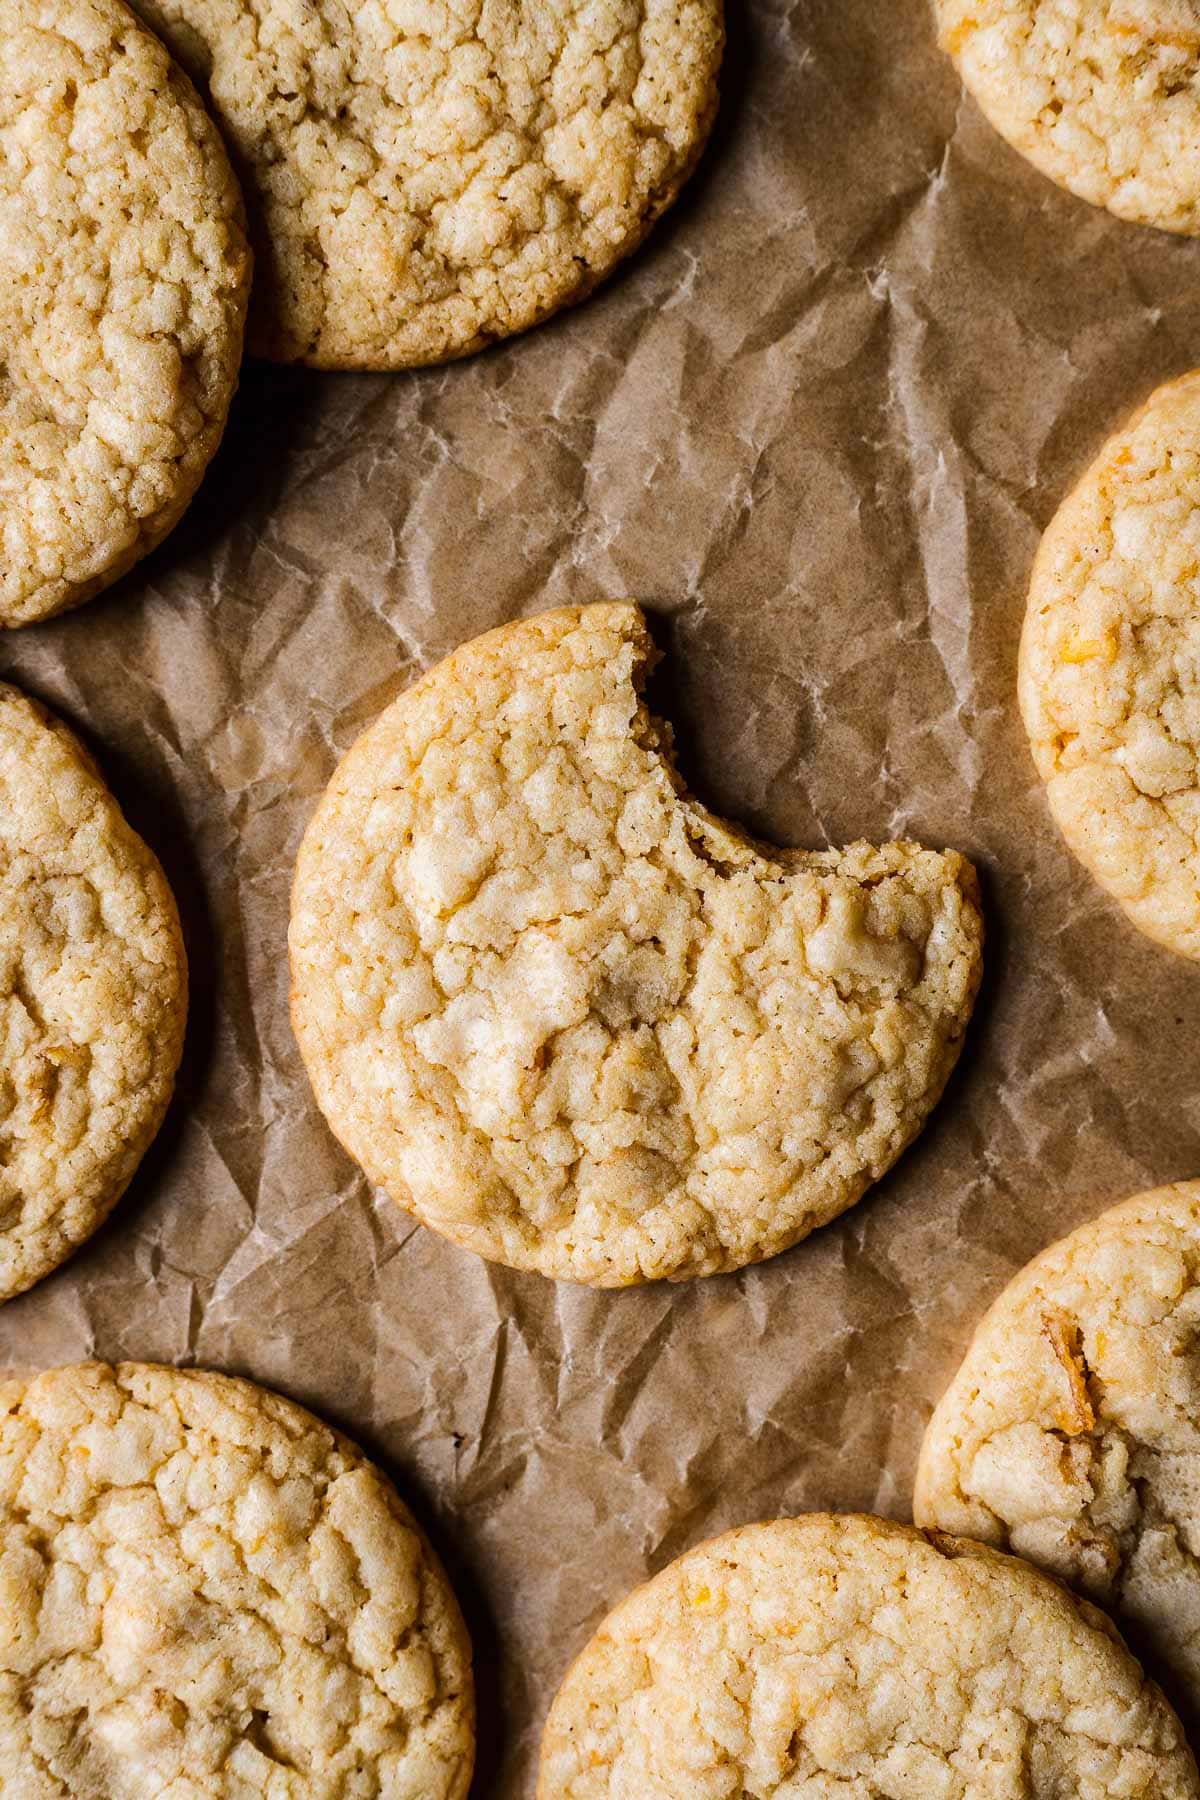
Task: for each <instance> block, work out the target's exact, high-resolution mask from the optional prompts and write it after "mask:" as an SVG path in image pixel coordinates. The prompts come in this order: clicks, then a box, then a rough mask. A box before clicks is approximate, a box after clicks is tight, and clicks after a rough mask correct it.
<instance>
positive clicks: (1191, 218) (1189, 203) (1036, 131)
mask: <svg viewBox="0 0 1200 1800" xmlns="http://www.w3.org/2000/svg"><path fill="white" fill-rule="evenodd" d="M936 9H937V15H938V23H939V28H940V35H941V41H942V45H943V48H944V49H946V50H947V51H948V52H949V54H950V55H951V56H952V57H953V58H954V61H955V63H956V65H957V66H958V69H959V72H960V74H961V75H962V78H963V81H964V83H965V85H966V87H967V88H968V89H969V91H970V92H971V93H972V94H973V96H974V98H975V99H976V101H977V102H978V103H979V105H980V107H981V108H982V110H983V112H984V113H985V115H986V116H987V118H988V119H989V121H990V122H991V124H992V125H993V126H995V128H996V129H997V130H998V131H999V132H1000V133H1001V134H1002V136H1004V137H1005V138H1006V139H1007V140H1008V141H1009V143H1011V144H1012V145H1013V147H1014V148H1015V149H1016V150H1018V151H1019V152H1020V153H1021V154H1022V155H1023V156H1024V157H1026V158H1027V159H1028V161H1029V162H1031V163H1032V164H1033V165H1034V166H1035V167H1036V168H1038V169H1040V170H1041V171H1042V173H1043V174H1045V175H1048V176H1049V177H1050V178H1051V180H1053V181H1055V182H1057V183H1058V185H1059V186H1060V187H1064V188H1067V189H1068V190H1069V191H1070V192H1071V193H1074V194H1077V195H1078V196H1080V198H1082V199H1084V200H1088V201H1090V202H1091V203H1092V204H1093V205H1095V206H1102V207H1105V208H1107V210H1108V211H1109V212H1112V213H1114V214H1115V215H1116V216H1117V217H1118V218H1122V219H1129V220H1134V221H1136V222H1137V223H1140V224H1146V225H1155V226H1158V227H1160V228H1161V229H1163V230H1166V231H1173V232H1179V233H1183V234H1185V235H1190V236H1195V235H1197V234H1198V233H1200V19H1198V18H1197V15H1196V12H1195V8H1194V6H1193V5H1192V4H1191V0H936Z"/></svg>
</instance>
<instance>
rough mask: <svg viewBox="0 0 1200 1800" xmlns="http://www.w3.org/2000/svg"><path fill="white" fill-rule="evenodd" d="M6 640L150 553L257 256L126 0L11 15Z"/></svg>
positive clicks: (235, 348) (190, 486) (3, 337)
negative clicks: (9, 631) (10, 631)
mask: <svg viewBox="0 0 1200 1800" xmlns="http://www.w3.org/2000/svg"><path fill="white" fill-rule="evenodd" d="M0 251H2V254H0V625H9V626H12V625H24V624H28V623H30V622H31V621H33V620H36V619H42V618H46V617H48V616H49V615H51V614H53V613H58V612H62V611H63V610H64V609H65V608H67V607H71V606H77V605H78V604H79V603H80V602H81V601H83V600H86V599H88V598H89V597H90V596H91V595H93V594H95V593H96V592H98V590H99V589H101V588H103V587H106V586H107V585H108V584H109V582H112V581H115V580H116V579H117V577H118V576H119V575H122V574H123V573H124V572H125V571H126V570H127V569H129V568H131V567H132V566H133V564H134V563H135V562H137V561H138V559H139V558H140V557H142V556H144V555H145V554H146V553H147V551H149V550H152V549H153V548H154V546H155V545H156V544H158V543H159V542H160V541H161V540H162V539H163V538H164V537H165V536H166V534H167V532H168V531H169V530H170V529H171V527H172V526H173V525H174V524H175V522H176V520H177V519H178V518H179V517H180V515H181V513H182V512H183V510H184V508H185V507H186V505H187V503H188V501H189V500H190V498H191V496H192V494H193V493H194V491H195V489H196V487H197V486H198V484H199V482H200V478H201V476H202V475H203V473H204V470H205V468H206V466H207V464H208V462H209V460H210V458H211V457H212V455H213V452H214V451H215V450H216V447H217V444H218V443H219V441H220V438H221V433H222V431H223V430H224V427H225V417H226V413H227V412H228V409H229V403H230V400H231V399H232V397H233V392H234V389H235V387H236V386H237V371H238V362H239V359H240V356H241V345H242V328H243V322H244V317H245V310H246V299H247V295H248V292H249V285H250V259H249V252H248V250H247V247H246V240H245V236H244V234H243V231H242V225H241V200H240V197H239V195H238V192H237V188H236V184H235V182H234V179H233V175H232V173H231V171H230V168H229V163H228V159H227V158H226V155H225V152H224V150H223V148H222V145H221V141H220V138H219V137H218V135H217V132H216V129H215V127H214V126H213V125H212V123H211V122H210V121H209V119H208V117H207V115H206V114H205V112H204V110H203V108H202V107H201V105H200V103H199V101H198V100H197V98H196V95H195V93H194V92H193V91H192V88H191V86H190V84H189V83H188V82H187V81H186V79H185V78H184V77H183V75H182V74H181V73H180V71H179V70H178V69H176V68H175V67H174V65H173V64H172V63H171V61H170V58H169V57H168V56H167V54H166V52H165V51H164V49H163V47H162V45H161V44H159V43H158V42H157V40H156V39H155V38H154V37H152V36H151V34H150V33H149V32H148V31H146V30H145V29H144V27H143V26H142V25H141V24H139V22H138V20H137V19H135V18H134V16H133V14H132V13H131V12H129V11H128V9H127V8H126V7H125V6H123V5H122V4H120V0H5V5H4V20H3V30H2V31H0Z"/></svg>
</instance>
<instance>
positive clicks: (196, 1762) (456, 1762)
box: [0, 1363, 474, 1800]
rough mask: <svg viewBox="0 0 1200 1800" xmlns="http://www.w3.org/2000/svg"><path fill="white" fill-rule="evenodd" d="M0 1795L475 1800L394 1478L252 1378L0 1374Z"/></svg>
mask: <svg viewBox="0 0 1200 1800" xmlns="http://www.w3.org/2000/svg"><path fill="white" fill-rule="evenodd" d="M0 1595H2V1596H3V1617H4V1626H5V1629H4V1632H3V1641H2V1642H0V1786H2V1787H3V1791H4V1793H5V1794H6V1795H13V1796H14V1797H15V1796H18V1795H19V1796H20V1797H21V1800H64V1797H65V1796H70V1797H72V1800H76V1797H77V1800H94V1797H95V1796H100V1795H102V1796H104V1800H175V1796H178V1797H179V1800H184V1797H185V1796H186V1800H249V1797H250V1796H252V1795H263V1796H270V1797H271V1800H275V1797H276V1796H277V1797H278V1800H284V1797H285V1796H286V1797H287V1800H351V1797H360V1796H361V1800H374V1797H382V1796H384V1795H387V1796H389V1797H393V1796H394V1800H462V1796H464V1795H465V1794H466V1792H467V1787H468V1783H469V1781H470V1776H471V1763H472V1756H473V1746H474V1704H473V1695H472V1685H471V1666H470V1665H471V1656H470V1646H469V1644H468V1642H467V1636H466V1630H465V1627H464V1625H463V1622H462V1619H461V1617H460V1615H459V1611H458V1607H457V1606H456V1604H455V1601H454V1596H453V1594H452V1593H451V1591H450V1588H449V1586H448V1584H447V1582H446V1577H445V1575H444V1574H443V1572H442V1569H441V1566H440V1564H439V1563H438V1561H437V1558H436V1557H435V1556H434V1554H433V1551H432V1550H431V1549H430V1547H429V1545H428V1544H427V1543H426V1541H425V1538H424V1536H423V1534H422V1533H421V1531H420V1529H419V1528H418V1526H417V1525H416V1523H415V1521H414V1520H413V1518H412V1517H411V1515H410V1514H409V1512H408V1510H407V1509H406V1508H405V1507H404V1506H403V1505H402V1504H401V1502H400V1500H399V1498H398V1497H397V1495H396V1493H395V1492H394V1490H393V1489H392V1487H391V1486H390V1484H389V1483H388V1482H387V1481H385V1480H384V1478H383V1476H382V1475H381V1474H380V1473H379V1471H378V1470H377V1469H375V1468H374V1467H373V1466H372V1465H371V1464H370V1463H369V1462H367V1461H366V1459H365V1458H364V1457H363V1456H362V1455H361V1453H360V1452H359V1451H358V1450H356V1449H355V1447H354V1446H353V1445H352V1444H349V1443H347V1441H346V1440H345V1439H344V1438H342V1437H340V1436H338V1435H337V1433H335V1432H333V1431H330V1430H329V1429H328V1427H327V1426H325V1425H322V1424H321V1423H320V1421H319V1420H317V1419H314V1418H313V1417H312V1416H311V1414H309V1413H306V1412H304V1411H302V1410H301V1408H300V1407H298V1406H294V1405H292V1403H291V1402H290V1401H288V1400H283V1399H281V1398H280V1397H279V1395H277V1394H272V1393H268V1392H266V1391H265V1390H264V1389H262V1388H260V1387H256V1386H254V1385H253V1384H252V1383H251V1382H248V1381H231V1380H228V1379H226V1378H225V1377H224V1376H221V1375H211V1374H208V1373H206V1372H204V1371H200V1370H178V1369H165V1368H154V1367H147V1366H145V1365H142V1364H138V1363H123V1364H121V1365H120V1366H119V1367H117V1368H115V1369H110V1368H107V1367H105V1366H104V1365H103V1364H100V1363H88V1364H83V1365H82V1366H80V1367H77V1368H67V1369H54V1370H52V1371H50V1373H48V1374H44V1375H38V1376H36V1377H35V1378H34V1379H32V1380H30V1381H27V1382H21V1381H8V1382H4V1383H0Z"/></svg>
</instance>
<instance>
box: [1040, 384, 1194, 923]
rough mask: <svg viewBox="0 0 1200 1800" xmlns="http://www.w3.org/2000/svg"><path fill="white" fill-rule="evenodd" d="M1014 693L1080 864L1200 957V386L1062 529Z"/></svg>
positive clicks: (1131, 442) (1171, 394)
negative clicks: (1199, 756)
mask: <svg viewBox="0 0 1200 1800" xmlns="http://www.w3.org/2000/svg"><path fill="white" fill-rule="evenodd" d="M1018 686H1019V693H1020V701H1021V711H1022V713H1023V715H1024V718H1025V727H1026V730H1027V731H1028V733H1029V741H1030V744H1031V745H1032V748H1033V755H1034V761H1035V762H1036V764H1037V768H1038V773H1039V774H1040V776H1041V778H1042V780H1043V781H1044V782H1045V783H1046V792H1047V796H1048V798H1049V802H1050V809H1051V811H1052V813H1053V814H1054V817H1055V819H1056V820H1057V822H1058V826H1059V829H1060V830H1061V831H1062V833H1063V836H1064V837H1065V838H1066V840H1067V843H1068V844H1069V845H1070V847H1071V849H1072V850H1073V851H1074V852H1075V854H1076V856H1077V857H1078V858H1079V860H1080V861H1081V862H1082V863H1083V864H1084V865H1085V867H1086V868H1088V869H1089V870H1090V871H1091V873H1092V874H1093V875H1094V876H1095V877H1096V879H1097V880H1098V881H1099V882H1100V884H1101V886H1102V887H1103V888H1105V889H1106V890H1107V891H1108V892H1109V893H1110V894H1112V895H1113V896H1114V897H1115V898H1116V899H1117V900H1118V901H1119V902H1120V904H1121V906H1122V907H1123V908H1124V910H1125V912H1126V913H1127V914H1128V915H1129V917H1130V918H1131V919H1132V920H1133V923H1134V924H1135V925H1136V926H1137V927H1138V928H1139V930H1141V931H1144V932H1145V933H1146V934H1147V936H1149V937H1152V938H1155V939H1156V940H1157V941H1158V942H1159V943H1161V944H1166V945H1167V946H1168V947H1169V948H1170V949H1172V950H1176V951H1178V952H1179V953H1180V954H1181V955H1184V956H1191V957H1200V763H1198V760H1197V759H1198V755H1200V374H1194V375H1187V376H1184V377H1183V379H1182V380H1180V381H1174V382H1171V383H1169V384H1168V385H1167V386H1166V387H1162V388H1160V389H1159V390H1158V391H1157V393H1155V394H1154V395H1152V396H1151V398H1150V400H1149V401H1148V402H1147V403H1146V405H1145V406H1144V407H1142V409H1141V411H1140V412H1138V413H1136V414H1135V415H1134V417H1133V418H1132V419H1131V420H1130V421H1129V423H1128V424H1127V425H1125V426H1124V427H1123V428H1122V430H1120V431H1119V432H1117V434H1116V436H1115V437H1113V438H1111V439H1110V440H1109V442H1108V443H1107V444H1106V445H1105V446H1104V449H1103V450H1102V451H1101V453H1100V456H1099V457H1098V459H1097V461H1096V462H1095V463H1094V464H1093V465H1092V467H1091V468H1090V469H1089V470H1088V472H1087V473H1086V475H1084V477H1083V479H1082V481H1081V482H1080V483H1079V486H1078V487H1077V488H1076V490H1075V492H1074V493H1073V494H1072V495H1071V496H1070V498H1069V499H1068V500H1066V501H1065V502H1064V504H1063V505H1062V507H1061V508H1060V509H1059V511H1058V513H1057V514H1056V516H1055V518H1054V520H1053V521H1052V523H1051V525H1050V527H1049V529H1048V530H1047V532H1046V535H1045V537H1044V538H1043V540H1042V544H1041V548H1040V550H1039V552H1038V556H1037V560H1036V561H1035V563H1034V567H1033V576H1032V580H1031V583H1030V591H1029V606H1028V610H1027V612H1026V616H1025V629H1024V632H1023V635H1022V639H1021V656H1020V673H1019V682H1018Z"/></svg>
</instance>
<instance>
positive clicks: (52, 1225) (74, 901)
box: [0, 683, 187, 1299]
mask: <svg viewBox="0 0 1200 1800" xmlns="http://www.w3.org/2000/svg"><path fill="white" fill-rule="evenodd" d="M186 1013H187V962H186V958H185V955H184V948H183V940H182V938H181V936H180V931H179V919H178V915H177V913H176V910H175V902H174V899H173V898H172V895H171V891H170V889H169V887H168V886H167V883H166V879H165V877H164V876H163V872H162V870H161V869H160V868H159V865H158V862H157V860H156V858H155V857H154V855H153V854H152V853H151V851H150V850H148V849H147V847H146V845H145V844H144V843H143V842H142V840H141V838H139V837H138V835H137V834H136V832H134V831H133V830H132V829H131V828H130V826H129V825H128V824H127V823H126V821H125V818H124V816H123V815H122V813H121V809H120V807H119V806H118V805H117V803H116V801H115V800H114V799H113V797H112V795H111V794H110V793H109V791H108V789H107V788H106V787H105V785H104V782H103V780H102V778H101V776H100V774H99V772H98V770H97V769H96V767H95V765H94V764H93V762H92V760H91V758H90V757H89V756H88V754H87V752H86V751H85V750H84V748H83V746H82V745H81V744H80V743H79V742H78V740H77V739H76V738H75V737H74V736H73V735H72V733H71V732H69V731H68V730H67V729H66V727H65V726H63V725H61V724H59V723H58V721H57V720H54V719H52V718H51V717H50V716H49V714H48V713H45V712H44V711H43V710H42V708H41V707H39V706H36V705H35V704H34V703H33V702H32V701H31V700H27V699H26V698H25V696H24V695H23V694H20V693H18V692H17V690H16V689H15V688H11V687H8V686H6V685H4V684H3V683H0V1299H6V1298H8V1297H9V1296H10V1295H12V1294H17V1293H20V1292H21V1291H22V1289H24V1288H27V1287H29V1286H30V1285H31V1284H32V1283H33V1282H35V1281H37V1280H39V1279H40V1278H41V1277H42V1276H43V1275H45V1274H48V1273H49V1271H50V1270H51V1269H54V1268H56V1267H57V1266H58V1264H59V1263H61V1262H62V1261H63V1260H64V1259H65V1258H66V1257H68V1256H69V1255H70V1254H71V1252H72V1251H73V1250H74V1249H76V1248H77V1246H78V1245H79V1244H81V1243H82V1242H83V1240H84V1239H85V1238H86V1237H88V1236H89V1235H90V1234H91V1233H92V1232H93V1231H94V1230H95V1229H96V1227H97V1226H98V1225H99V1224H100V1223H101V1222H102V1220H103V1219H105V1218H106V1217H107V1215H108V1213H109V1212H110V1211H111V1209H112V1208H113V1206H114V1205H115V1204H116V1202H117V1200H118V1199H119V1198H120V1196H121V1194H122V1193H123V1192H124V1190H125V1188H126V1186H127V1185H128V1182H129V1180H130V1178H131V1176H132V1175H133V1172H134V1170H135V1169H136V1168H137V1166H138V1163H139V1162H140V1161H141V1158H142V1156H143V1154H144V1152H145V1151H146V1149H147V1148H148V1146H149V1144H150V1141H151V1139H152V1138H153V1137H154V1134H155V1132H156V1131H157V1130H158V1127H159V1125H160V1124H161V1123H162V1119H163V1115H164V1113H165V1112H166V1109H167V1103H168V1101H169V1100H170V1098H171V1092H172V1089H173V1087H174V1084H175V1071H176V1068H177V1066H178V1063H179V1057H180V1053H181V1051H182V1048H183V1034H184V1025H185V1020H186Z"/></svg>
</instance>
